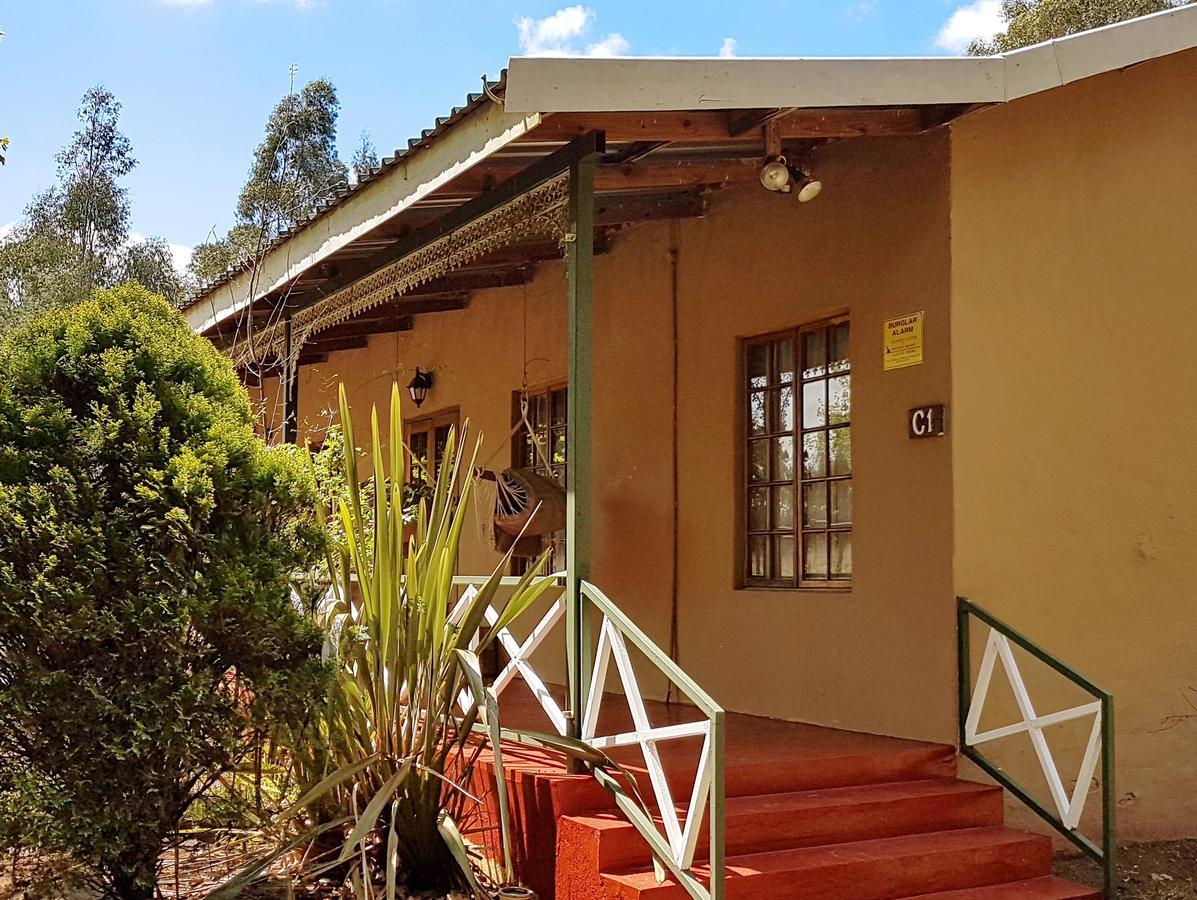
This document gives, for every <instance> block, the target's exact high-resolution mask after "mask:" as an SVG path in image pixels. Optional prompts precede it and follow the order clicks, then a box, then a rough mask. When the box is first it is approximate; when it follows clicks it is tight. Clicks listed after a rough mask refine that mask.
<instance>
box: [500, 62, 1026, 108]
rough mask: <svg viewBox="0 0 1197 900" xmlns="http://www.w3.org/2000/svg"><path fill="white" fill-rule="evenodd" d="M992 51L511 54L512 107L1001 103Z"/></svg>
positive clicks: (1000, 72) (508, 95) (999, 77)
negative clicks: (838, 55)
mask: <svg viewBox="0 0 1197 900" xmlns="http://www.w3.org/2000/svg"><path fill="white" fill-rule="evenodd" d="M1002 82H1003V63H1002V61H1001V60H1000V59H998V58H993V57H926V58H909V59H885V58H877V59H867V58H860V59H848V58H845V59H750V58H743V57H738V58H732V59H724V58H686V59H666V58H651V59H649V58H618V57H616V58H610V59H588V58H584V57H513V58H512V59H511V61H510V63H509V64H508V70H507V93H506V101H505V102H506V108H507V110H508V111H509V112H529V111H532V110H536V111H538V112H543V113H551V112H649V111H665V110H700V109H758V108H771V107H778V108H782V107H789V106H795V107H820V106H905V105H912V104H919V103H995V102H998V101H1000V100H1002V99H1003V94H1002Z"/></svg>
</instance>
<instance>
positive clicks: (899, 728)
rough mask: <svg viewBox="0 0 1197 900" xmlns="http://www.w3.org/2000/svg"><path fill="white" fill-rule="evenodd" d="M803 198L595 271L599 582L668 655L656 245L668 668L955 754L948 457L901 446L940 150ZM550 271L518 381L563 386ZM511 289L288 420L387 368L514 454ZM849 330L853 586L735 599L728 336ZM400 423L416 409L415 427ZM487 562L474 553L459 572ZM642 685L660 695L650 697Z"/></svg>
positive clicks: (633, 244) (874, 146)
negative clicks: (908, 347)
mask: <svg viewBox="0 0 1197 900" xmlns="http://www.w3.org/2000/svg"><path fill="white" fill-rule="evenodd" d="M819 171H820V176H821V177H822V179H823V180H824V182H825V184H826V189H825V191H824V193H823V195H822V196H821V197H820V198H819V199H818V201H817V202H815V203H811V204H809V205H805V206H804V205H799V204H798V203H796V202H795V201H794V199H793V198H792V197H787V196H783V195H774V194H768V193H766V192H765V191H763V190H762V189H760V188H759V187H758V186H756V185H747V186H743V187H738V188H734V189H729V190H726V191H724V192H720V193H718V194H716V195H714V196H713V197H712V198H711V202H710V211H709V214H708V215H707V216H706V217H705V218H703V219H701V220H689V221H684V222H681V223H674V224H671V223H653V224H645V225H641V226H639V227H637V228H634V229H631V230H629V231H627V232H625V233H623V234H622V235H620V236H618V237H617V239H616V243H615V247H614V249H613V250H612V251H611V252H610V253H608V254H606V255H604V256H601V257H599V258H598V260H597V261H596V267H595V297H596V299H595V342H594V343H595V350H594V366H595V369H594V371H595V375H594V377H595V397H594V471H595V498H594V516H595V518H594V526H593V528H594V574H595V581H596V583H597V584H599V586H600V587H602V588H603V589H604V590H605V591H607V593H608V594H609V595H610V596H611V597H612V598H613V599H614V600H615V601H616V602H617V603H618V604H620V605H621V606H622V607H623V608H624V609H625V610H626V611H627V612H628V613H629V614H630V615H632V616H633V618H634V619H635V620H636V621H637V622H638V623H639V624H641V625H642V626H643V627H644V628H645V629H646V630H647V632H648V633H649V634H650V635H651V636H652V637H653V638H654V639H656V640H657V642H658V643H659V644H660V645H661V646H663V647H665V646H668V634H669V617H670V585H671V559H672V548H673V541H674V534H673V530H672V516H673V513H672V508H673V495H672V474H671V473H672V467H673V444H672V416H673V408H672V388H671V383H672V382H671V379H672V352H673V351H672V327H671V323H672V310H671V289H670V285H671V277H670V259H671V256H670V249H671V246H674V245H675V242H676V247H677V250H678V267H679V268H678V284H679V291H678V333H679V359H678V363H679V406H678V424H679V434H680V440H679V442H678V447H677V456H678V464H679V472H680V475H679V488H680V492H679V498H678V499H679V521H680V532H679V534H678V535H677V540H678V541H679V560H680V574H679V586H680V591H679V596H680V601H679V609H680V616H679V618H680V628H679V635H680V661H681V664H682V666H683V667H684V668H685V669H686V670H687V671H688V672H690V673H691V674H692V675H693V676H694V677H695V678H696V679H697V680H698V682H699V683H700V684H702V685H704V686H705V687H706V688H708V689H709V690H710V692H711V693H712V694H713V695H714V696H715V698H716V699H717V700H719V701H720V702H721V703H723V704H724V705H725V706H727V707H728V708H730V709H733V710H740V711H747V712H754V713H759V714H765V715H771V716H777V717H783V718H792V719H801V720H807V721H814V722H820V723H824V724H832V725H838V726H843V727H848V728H857V729H862V730H870V731H878V732H888V733H893V734H900V735H908V736H915V737H925V738H935V739H950V738H951V736H952V734H953V721H954V720H953V710H954V696H955V695H954V680H953V679H954V668H953V666H954V663H953V652H954V650H953V644H952V629H953V622H954V619H953V608H954V607H953V599H952V585H951V540H952V530H951V498H950V493H949V491H950V478H951V473H950V466H951V460H950V452H949V447H950V443H949V439H946V438H941V439H934V440H925V441H911V440H909V439H908V438H907V432H906V412H907V410H908V409H909V408H910V407H913V406H916V405H918V404H923V403H932V402H946V401H947V400H948V393H949V353H948V338H949V321H948V284H949V265H948V241H947V238H948V227H949V223H948V194H947V141H946V135H945V134H943V133H942V132H941V133H938V134H932V135H927V136H924V137H921V138H916V139H905V140H870V141H857V142H845V143H842V144H839V145H833V146H830V147H828V148H826V149H824V150H823V151H822V152H821V154H820V156H819ZM564 279H565V274H564V268H563V267H562V265H560V264H556V263H554V264H545V265H543V266H541V267H540V270H539V272H538V274H537V277H536V279H535V280H534V282H533V283H531V284H530V285H529V286H528V289H527V303H528V316H527V318H528V322H529V335H528V351H527V352H528V356H529V357H530V358H531V359H532V362H531V365H530V371H529V381H530V383H532V384H533V385H535V384H538V383H544V382H550V381H554V380H559V379H562V378H564V376H565V371H566V368H565V367H566V359H565V343H564V341H565V308H564V297H565V280H564ZM523 303H524V290H523V289H522V288H505V289H501V290H493V291H485V292H479V293H477V294H475V296H474V298H473V300H472V302H471V305H470V307H469V309H467V310H464V311H461V312H454V313H445V314H438V315H432V316H423V317H420V318H419V319H418V320H417V322H416V327H415V329H414V330H413V331H411V332H407V333H403V334H399V335H382V336H378V337H377V338H374V339H372V340H371V344H370V346H369V347H368V348H367V349H365V350H360V351H348V352H343V353H337V354H334V355H333V357H332V358H331V359H330V360H329V362H328V363H327V364H325V365H321V366H315V367H311V368H310V369H305V370H303V373H302V378H301V382H300V392H299V393H300V413H301V420H306V421H307V423H308V424H309V425H319V423H322V422H324V421H326V419H327V416H326V415H325V414H324V413H323V412H322V410H324V409H325V408H328V407H330V406H332V405H333V398H334V397H335V388H336V383H337V382H338V381H339V380H342V379H343V380H345V382H346V384H347V386H348V389H349V394H350V397H351V399H352V401H353V402H354V404H355V407H356V408H357V409H359V410H360V411H359V412H358V417H359V421H362V422H365V421H366V418H365V417H366V410H367V409H368V405H369V403H371V402H378V403H380V404H381V403H382V401H383V400H384V398H385V395H386V391H387V390H388V386H389V384H390V381H391V379H392V378H393V377H395V373H396V372H398V377H399V380H400V381H401V382H406V381H407V380H408V378H410V376H411V373H412V372H413V371H414V368H415V366H416V365H419V366H421V367H423V368H430V367H431V368H434V369H435V372H436V385H435V387H434V389H433V392H432V395H431V397H430V398H429V400H428V402H427V403H426V405H425V409H426V410H435V409H437V408H440V407H446V406H460V408H461V412H462V416H463V417H469V418H470V420H471V422H472V424H473V425H474V426H475V427H480V428H481V429H482V430H483V431H484V432H485V434H486V437H487V442H488V449H487V450H485V451H484V452H483V456H484V457H487V456H489V455H490V454H491V453H492V452H494V451H495V448H496V446H497V444H502V445H503V448H502V449H501V450H499V451H498V457H497V459H496V464H497V465H499V466H502V465H506V464H507V460H508V459H509V451H508V450H507V435H508V432H509V430H510V427H511V423H510V414H511V413H510V410H511V392H512V391H513V390H514V389H517V388H518V387H519V384H520V379H521V370H522V354H523V336H522V321H523V318H524V316H523ZM918 310H923V311H925V312H926V341H927V346H926V362H925V363H924V364H923V365H920V366H916V367H912V368H908V369H903V370H900V371H891V372H883V371H882V353H881V350H882V343H881V341H882V321H883V320H884V319H886V318H889V317H893V316H897V315H901V314H903V313H908V312H913V311H918ZM844 311H847V312H848V313H849V314H850V317H851V323H852V346H851V355H852V364H853V373H854V374H853V377H854V392H853V397H854V409H853V428H854V435H853V449H854V456H855V479H856V485H855V517H856V531H855V549H854V555H855V564H856V577H855V582H854V585H853V588H852V590H851V591H848V592H826V591H824V592H797V591H760V590H735V589H734V587H733V583H734V574H735V570H736V554H735V494H736V491H737V489H738V488H737V475H736V472H737V469H736V442H737V428H736V408H737V407H736V403H737V390H738V385H737V353H738V338H739V337H743V336H751V335H755V334H762V333H765V332H770V331H774V330H777V329H780V328H785V327H790V326H795V325H800V324H803V323H807V322H811V321H815V320H818V319H820V318H823V317H825V316H828V315H831V314H836V313H840V312H844ZM410 412H411V411H410V410H409V413H410ZM492 561H493V556H492V555H491V554H490V553H488V552H486V550H485V549H484V548H482V547H480V546H478V545H476V544H475V546H473V547H470V548H468V549H467V551H466V563H467V565H468V566H472V567H474V568H476V569H477V568H481V567H483V566H484V565H486V564H488V563H491V562H492ZM645 686H646V688H651V689H652V690H654V691H656V692H658V693H659V692H660V690H661V688H662V685H661V684H660V683H659V681H657V680H656V679H648V680H647V681H646V685H645Z"/></svg>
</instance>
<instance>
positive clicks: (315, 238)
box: [185, 103, 541, 332]
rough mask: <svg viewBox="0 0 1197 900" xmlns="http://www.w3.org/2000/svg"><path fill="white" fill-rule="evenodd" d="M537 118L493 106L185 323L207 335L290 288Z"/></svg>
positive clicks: (216, 291)
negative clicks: (254, 303)
mask: <svg viewBox="0 0 1197 900" xmlns="http://www.w3.org/2000/svg"><path fill="white" fill-rule="evenodd" d="M540 121H541V117H540V116H539V115H538V114H530V115H523V114H516V113H508V112H506V111H504V109H503V107H501V106H500V105H499V104H497V103H488V104H486V105H485V106H484V107H482V108H480V109H479V110H477V111H476V112H474V113H473V114H472V115H470V116H468V117H467V118H466V119H464V120H462V121H461V122H458V123H457V124H455V125H453V126H452V127H451V128H449V129H448V130H447V131H446V132H445V133H444V134H442V135H440V136H438V137H437V139H436V140H435V142H433V143H432V145H431V146H429V147H427V148H424V149H421V150H418V151H416V152H415V153H413V154H412V155H411V156H410V157H409V158H408V159H406V160H403V161H402V162H400V163H398V164H397V165H395V166H393V167H392V168H390V169H389V170H387V171H386V172H385V173H383V174H381V175H380V176H379V177H378V178H377V179H375V180H374V181H372V182H370V183H369V184H367V185H365V186H364V187H363V188H362V189H361V190H359V191H356V192H354V193H353V194H351V195H350V196H349V197H348V198H346V199H345V200H344V201H342V202H341V203H340V204H339V205H338V206H336V207H335V208H333V209H332V210H330V211H328V212H327V213H325V214H324V215H323V216H320V217H319V218H317V219H316V220H315V221H313V222H311V223H310V224H308V225H306V226H304V227H303V228H301V229H300V231H298V232H297V233H296V234H294V235H292V236H291V237H289V238H287V239H286V240H285V241H284V242H283V243H282V244H280V245H279V246H277V247H275V248H273V249H272V250H270V251H269V252H267V254H266V256H265V258H264V259H263V260H262V264H261V266H260V267H259V269H258V275H257V280H256V283H253V284H251V273H250V272H248V271H245V272H238V273H237V274H236V275H235V276H233V277H232V278H231V279H230V280H229V281H227V282H225V283H224V284H221V285H219V286H217V287H215V288H213V289H212V290H211V291H210V292H208V293H206V294H204V295H202V296H200V297H198V298H197V299H196V300H195V301H194V302H193V303H192V304H191V305H190V306H189V307H187V309H186V311H185V315H186V317H187V323H188V324H189V325H190V326H191V327H192V328H193V329H195V330H196V331H198V332H204V331H207V330H208V329H210V328H213V327H215V326H217V325H219V324H221V323H223V322H226V321H228V320H230V319H231V318H233V317H234V316H236V315H237V314H238V313H240V312H241V311H243V310H244V309H246V307H248V306H249V305H250V303H251V298H250V294H251V291H252V293H253V295H254V297H255V298H256V297H261V296H264V295H265V294H267V293H269V292H270V291H274V290H277V289H279V288H282V287H285V286H286V285H287V284H288V283H289V282H291V281H293V280H294V279H295V278H297V277H298V276H299V275H300V274H302V273H303V272H305V271H306V270H308V269H310V268H311V267H312V266H314V265H316V264H317V263H319V262H320V261H321V260H323V259H325V258H327V257H328V256H329V255H330V254H332V253H334V252H335V251H337V250H339V249H341V248H342V247H345V246H347V245H348V244H350V243H351V242H352V241H354V240H356V239H357V238H360V237H362V236H363V235H365V234H366V233H367V232H369V231H370V230H371V229H373V228H375V227H377V226H378V225H381V224H382V223H383V222H385V221H387V220H388V219H390V218H391V217H392V216H395V215H397V214H399V213H401V212H402V211H403V210H405V209H407V208H408V207H410V206H412V205H413V204H415V203H417V202H419V201H420V200H422V199H423V198H425V197H427V196H428V195H429V194H431V193H432V192H433V191H435V190H437V189H438V188H440V187H443V186H444V185H446V184H448V183H449V182H450V181H452V180H453V179H454V178H456V177H457V176H458V175H460V174H462V173H463V172H465V171H467V170H468V169H470V168H472V167H473V166H475V165H477V164H478V163H479V162H480V161H481V160H483V159H485V158H486V157H487V156H489V155H490V154H492V153H494V152H495V151H496V150H499V149H500V148H502V147H504V146H506V145H507V144H509V143H511V142H512V141H514V140H516V139H517V138H519V137H520V136H521V135H523V134H525V133H526V132H528V131H529V130H530V129H532V128H535V127H536V126H537V125H539V124H540Z"/></svg>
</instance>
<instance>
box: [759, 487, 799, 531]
mask: <svg viewBox="0 0 1197 900" xmlns="http://www.w3.org/2000/svg"><path fill="white" fill-rule="evenodd" d="M753 493H755V491H754V492H753ZM765 527H766V528H768V527H769V526H768V525H765ZM772 527H773V528H777V529H783V528H784V529H787V530H790V529H793V527H794V486H793V485H792V484H783V485H780V486H779V487H775V488H773V526H772ZM753 528H756V526H755V525H754V526H753Z"/></svg>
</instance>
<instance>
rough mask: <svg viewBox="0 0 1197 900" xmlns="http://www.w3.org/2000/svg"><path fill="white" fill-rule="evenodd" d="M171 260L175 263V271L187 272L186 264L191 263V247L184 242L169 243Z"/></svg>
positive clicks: (182, 273)
mask: <svg viewBox="0 0 1197 900" xmlns="http://www.w3.org/2000/svg"><path fill="white" fill-rule="evenodd" d="M170 258H171V262H173V263H174V264H175V271H176V272H178V273H179V274H180V275H184V274H186V272H187V266H188V265H190V264H191V248H190V247H188V246H186V245H184V244H171V245H170Z"/></svg>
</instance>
